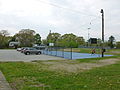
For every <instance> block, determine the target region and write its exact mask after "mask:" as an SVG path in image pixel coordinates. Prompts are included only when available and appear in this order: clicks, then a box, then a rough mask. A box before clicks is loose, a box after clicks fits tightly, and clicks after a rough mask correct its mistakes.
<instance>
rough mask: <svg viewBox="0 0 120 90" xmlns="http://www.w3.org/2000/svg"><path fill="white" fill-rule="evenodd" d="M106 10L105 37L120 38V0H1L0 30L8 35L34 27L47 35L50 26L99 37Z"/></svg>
mask: <svg viewBox="0 0 120 90" xmlns="http://www.w3.org/2000/svg"><path fill="white" fill-rule="evenodd" d="M101 9H104V12H105V39H106V40H107V39H108V37H109V36H111V35H113V36H114V37H115V38H116V40H117V41H120V31H119V29H120V0H0V30H8V32H9V33H10V34H11V35H14V34H15V33H18V31H20V30H21V29H27V28H29V29H33V30H35V31H36V32H37V33H40V35H41V36H42V38H46V36H47V35H48V33H49V30H52V32H58V33H60V34H62V35H63V34H65V33H74V34H76V35H77V36H83V37H84V38H85V39H87V38H88V28H90V29H89V32H90V37H97V38H101V13H100V10H101Z"/></svg>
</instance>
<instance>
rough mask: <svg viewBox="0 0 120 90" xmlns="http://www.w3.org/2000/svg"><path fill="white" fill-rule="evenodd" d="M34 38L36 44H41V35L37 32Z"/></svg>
mask: <svg viewBox="0 0 120 90" xmlns="http://www.w3.org/2000/svg"><path fill="white" fill-rule="evenodd" d="M34 39H35V44H38V45H40V44H41V36H40V34H38V33H37V34H36V35H35V36H34Z"/></svg>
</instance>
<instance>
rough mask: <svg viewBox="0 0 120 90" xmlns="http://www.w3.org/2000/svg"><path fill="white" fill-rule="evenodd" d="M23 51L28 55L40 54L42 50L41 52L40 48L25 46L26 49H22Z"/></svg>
mask: <svg viewBox="0 0 120 90" xmlns="http://www.w3.org/2000/svg"><path fill="white" fill-rule="evenodd" d="M23 53H24V54H25V55H29V54H36V55H40V54H41V53H42V52H41V50H38V49H36V48H26V49H24V51H23Z"/></svg>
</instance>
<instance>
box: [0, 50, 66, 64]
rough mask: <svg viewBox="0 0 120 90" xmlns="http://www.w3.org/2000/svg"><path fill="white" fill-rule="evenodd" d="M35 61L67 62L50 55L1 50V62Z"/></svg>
mask: <svg viewBox="0 0 120 90" xmlns="http://www.w3.org/2000/svg"><path fill="white" fill-rule="evenodd" d="M34 60H65V59H64V58H60V57H55V56H49V55H43V54H41V55H24V54H23V53H21V52H18V51H16V50H0V61H3V62H4V61H5V62H6V61H24V62H29V61H34Z"/></svg>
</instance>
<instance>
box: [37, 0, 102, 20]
mask: <svg viewBox="0 0 120 90" xmlns="http://www.w3.org/2000/svg"><path fill="white" fill-rule="evenodd" d="M38 1H39V2H41V3H45V4H48V5H51V6H54V7H57V8H61V9H65V10H67V11H70V12H74V13H79V14H83V15H85V16H92V17H97V18H100V17H99V16H96V15H93V14H87V13H84V12H80V11H77V10H74V9H70V8H66V7H62V6H60V5H57V4H54V3H50V2H45V1H43V0H38Z"/></svg>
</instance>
